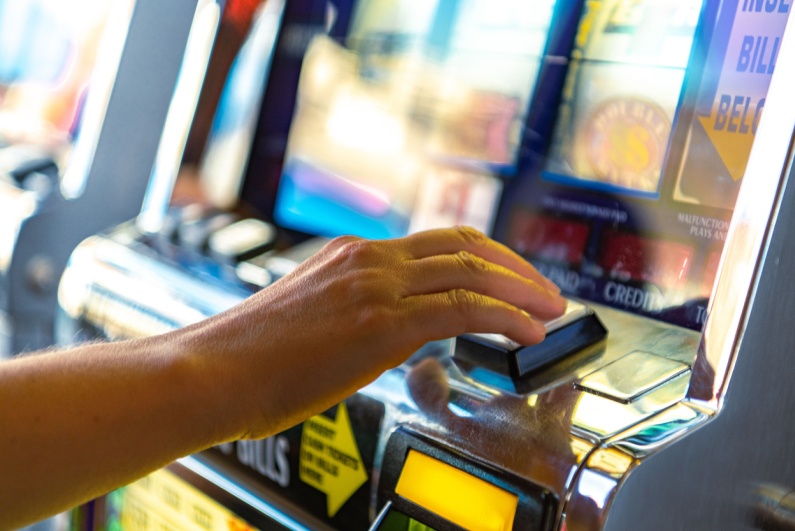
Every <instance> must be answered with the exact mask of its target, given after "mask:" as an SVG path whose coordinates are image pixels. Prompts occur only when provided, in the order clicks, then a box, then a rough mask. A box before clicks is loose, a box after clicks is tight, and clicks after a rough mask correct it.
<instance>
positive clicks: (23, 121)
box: [0, 0, 132, 160]
mask: <svg viewBox="0 0 795 531" xmlns="http://www.w3.org/2000/svg"><path fill="white" fill-rule="evenodd" d="M115 4H126V5H123V7H122V8H120V7H118V6H116V7H114V5H115ZM115 4H114V2H112V1H110V0H80V1H70V2H63V1H61V0H0V144H34V145H37V146H40V147H42V148H45V149H46V150H48V151H49V152H51V153H52V154H53V155H54V156H55V158H56V159H57V160H63V159H64V158H65V157H66V156H67V155H68V151H69V148H70V147H71V145H72V143H73V140H74V138H75V136H76V134H77V132H78V129H79V126H80V116H81V111H82V106H83V103H84V101H85V97H86V93H87V88H88V82H89V78H90V77H91V75H92V71H93V69H94V66H95V64H96V62H97V57H98V56H99V55H100V53H101V46H100V40H101V37H102V34H103V30H104V28H105V27H106V26H107V24H108V22H109V20H110V19H111V17H112V15H113V16H117V14H118V12H119V11H120V10H126V12H127V17H129V12H130V11H131V10H132V2H131V1H127V2H117V3H115Z"/></svg>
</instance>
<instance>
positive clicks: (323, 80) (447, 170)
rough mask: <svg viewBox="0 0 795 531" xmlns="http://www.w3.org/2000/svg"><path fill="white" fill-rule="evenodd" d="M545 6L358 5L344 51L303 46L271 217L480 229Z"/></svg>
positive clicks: (514, 141) (398, 232)
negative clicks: (286, 142)
mask: <svg viewBox="0 0 795 531" xmlns="http://www.w3.org/2000/svg"><path fill="white" fill-rule="evenodd" d="M556 4H557V2H555V1H554V0H535V1H532V2H528V1H526V0H499V1H495V0H462V1H457V2H442V1H424V0H400V1H397V2H394V1H389V2H387V1H383V0H366V1H360V2H357V3H356V4H355V7H354V11H353V18H352V23H351V27H350V31H349V33H348V35H347V37H346V38H345V39H344V42H343V43H339V42H337V41H335V40H332V39H330V38H323V37H320V38H316V39H315V40H314V41H313V42H312V43H311V44H310V47H309V50H308V52H307V54H306V57H305V59H304V65H303V69H302V74H301V80H300V86H299V96H298V105H297V109H296V114H295V116H294V119H293V123H292V126H291V130H290V138H289V145H288V149H287V155H286V158H285V162H284V168H283V171H282V178H281V183H280V185H279V191H278V197H277V202H276V207H275V213H274V217H275V219H276V221H277V222H279V224H281V225H283V226H286V227H288V228H293V229H297V230H300V231H303V232H308V233H310V234H318V235H325V236H335V235H340V234H356V235H360V236H366V237H372V238H386V237H394V236H402V235H405V234H407V233H410V232H415V231H418V230H422V229H426V228H430V227H439V226H449V225H455V224H467V225H472V226H475V227H477V228H479V229H481V230H484V231H487V232H489V231H490V230H491V227H492V225H493V221H494V213H495V209H496V206H497V202H498V199H499V196H500V193H501V191H502V182H503V180H502V177H504V176H505V175H511V174H513V173H515V171H516V168H517V162H518V160H519V158H520V152H521V146H522V139H523V135H524V134H525V124H526V122H527V118H528V113H529V111H530V109H531V103H532V100H533V96H534V93H535V89H536V84H537V81H538V79H539V72H540V70H541V67H542V63H543V61H544V58H545V53H546V49H547V43H548V36H549V33H550V27H551V24H552V22H553V15H554V11H555V9H556Z"/></svg>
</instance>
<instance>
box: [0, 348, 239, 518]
mask: <svg viewBox="0 0 795 531" xmlns="http://www.w3.org/2000/svg"><path fill="white" fill-rule="evenodd" d="M189 350H190V346H189V343H185V342H184V341H182V336H181V333H177V334H170V335H166V336H161V337H157V338H150V339H146V340H140V341H132V342H124V343H104V344H94V345H88V346H84V347H79V348H77V349H72V350H71V351H69V352H68V353H58V352H54V353H45V354H38V355H32V356H28V357H23V358H19V359H16V360H13V361H10V362H7V363H3V364H0V382H2V384H1V385H0V426H2V436H0V476H2V478H3V479H2V480H0V515H2V517H0V527H3V528H5V527H6V526H11V527H14V526H17V525H19V524H21V523H22V521H23V520H17V518H20V519H22V518H27V519H29V518H31V517H35V518H38V517H39V516H40V517H44V516H47V515H48V514H52V513H54V512H57V511H60V510H65V509H68V508H70V507H73V506H74V505H76V504H78V503H80V502H82V501H85V500H88V499H91V498H93V497H95V496H98V495H101V494H103V493H104V492H107V491H108V490H110V489H113V488H115V487H118V486H120V485H123V484H125V483H127V482H129V481H132V480H134V479H136V478H139V477H141V476H143V475H145V474H146V473H148V472H150V471H152V470H155V469H157V468H159V467H161V466H163V465H165V464H167V463H169V462H170V461H172V460H174V459H176V458H179V457H182V456H184V455H186V454H189V453H192V452H195V451H197V450H200V449H202V448H206V447H208V446H211V445H213V444H215V443H218V442H220V441H224V440H230V439H233V438H234V437H235V436H236V435H237V433H236V432H235V429H236V428H237V429H240V426H241V425H242V423H241V422H240V420H239V419H234V418H231V417H230V414H231V412H233V411H235V409H234V408H229V407H224V404H223V398H222V396H221V394H222V393H223V392H224V391H223V390H222V389H221V384H222V383H223V380H222V379H220V380H216V381H214V383H213V384H210V381H211V380H210V379H209V378H208V377H206V376H205V375H204V374H203V373H204V371H205V370H207V368H206V367H201V366H197V360H196V357H195V356H193V355H192V353H191V352H189ZM199 363H200V362H199Z"/></svg>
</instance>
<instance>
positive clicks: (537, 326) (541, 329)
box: [522, 310, 547, 338]
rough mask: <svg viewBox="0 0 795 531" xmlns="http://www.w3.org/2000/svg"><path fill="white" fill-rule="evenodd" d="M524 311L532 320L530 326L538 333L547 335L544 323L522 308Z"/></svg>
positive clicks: (542, 335)
mask: <svg viewBox="0 0 795 531" xmlns="http://www.w3.org/2000/svg"><path fill="white" fill-rule="evenodd" d="M522 313H523V314H525V315H526V316H527V319H528V320H529V321H530V328H532V329H533V331H535V332H536V333H537V334H539V335H540V336H541V337H542V338H543V337H545V336H546V335H547V329H546V327H545V326H544V323H542V322H541V321H539V320H538V319H536V318H535V317H533V316H532V315H530V314H529V313H527V312H526V311H524V310H522Z"/></svg>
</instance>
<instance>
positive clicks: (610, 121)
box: [577, 98, 671, 192]
mask: <svg viewBox="0 0 795 531" xmlns="http://www.w3.org/2000/svg"><path fill="white" fill-rule="evenodd" d="M670 133H671V122H670V120H669V119H668V117H667V116H666V114H665V111H663V109H662V108H660V107H659V106H658V105H656V104H654V103H651V102H648V101H644V100H641V99H637V98H615V99H610V100H607V101H605V102H602V103H601V104H599V105H598V106H597V107H596V108H595V109H594V110H593V112H591V114H590V116H589V117H588V119H587V120H586V122H585V124H584V126H583V127H582V128H581V129H580V134H579V135H578V136H579V138H578V141H577V151H578V158H579V159H580V160H581V161H583V162H586V164H583V165H582V166H585V167H589V169H590V171H589V172H587V173H589V174H590V175H591V176H592V177H593V178H594V179H596V180H598V181H601V182H604V183H606V184H613V185H616V186H621V187H623V188H629V189H632V190H639V191H644V192H654V191H656V190H657V186H658V184H659V180H660V173H661V170H662V162H663V157H664V156H665V149H666V146H667V144H668V137H669V135H670Z"/></svg>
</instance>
